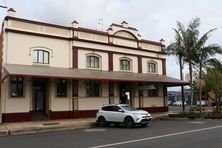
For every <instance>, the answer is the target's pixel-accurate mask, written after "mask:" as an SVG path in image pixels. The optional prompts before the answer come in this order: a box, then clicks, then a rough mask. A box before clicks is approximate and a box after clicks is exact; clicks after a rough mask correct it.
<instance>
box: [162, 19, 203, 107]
mask: <svg viewBox="0 0 222 148" xmlns="http://www.w3.org/2000/svg"><path fill="white" fill-rule="evenodd" d="M199 25H200V19H199V18H195V19H193V20H192V21H190V23H189V25H188V27H187V28H185V27H184V25H183V24H182V23H181V22H177V29H174V28H173V30H174V31H175V33H176V35H175V42H174V43H172V44H170V45H169V46H168V47H167V49H166V51H167V53H168V54H171V55H175V56H177V57H178V59H179V63H180V77H181V79H182V70H183V66H184V64H185V63H188V66H189V76H190V87H191V90H192V88H193V59H194V58H195V55H196V49H195V48H194V45H195V42H196V40H197V37H198V35H199V30H198V27H199ZM181 92H182V101H183V111H184V93H183V86H182V87H181ZM191 105H192V100H191Z"/></svg>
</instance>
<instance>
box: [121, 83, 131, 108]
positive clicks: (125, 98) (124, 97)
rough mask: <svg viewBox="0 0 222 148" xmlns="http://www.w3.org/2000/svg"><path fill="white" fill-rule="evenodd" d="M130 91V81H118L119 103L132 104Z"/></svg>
mask: <svg viewBox="0 0 222 148" xmlns="http://www.w3.org/2000/svg"><path fill="white" fill-rule="evenodd" d="M131 92H132V90H131V84H130V83H120V84H119V94H120V104H129V105H132V99H131V98H132V96H131Z"/></svg>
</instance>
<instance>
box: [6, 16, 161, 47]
mask: <svg viewBox="0 0 222 148" xmlns="http://www.w3.org/2000/svg"><path fill="white" fill-rule="evenodd" d="M5 20H15V21H20V22H25V23H32V24H37V25H44V26H49V27H55V28H60V29H68V30H71V29H72V30H76V31H83V32H88V33H94V34H100V35H105V36H108V32H104V31H98V30H93V29H88V28H83V27H79V28H72V27H67V26H62V25H56V24H51V23H44V22H40V21H33V20H27V19H22V18H18V17H11V16H6V17H5ZM112 25H114V26H118V27H122V28H124V27H123V26H122V25H119V24H112ZM112 25H111V26H112ZM128 29H131V30H136V31H138V30H137V29H136V28H133V27H128ZM115 37H117V36H115ZM124 39H128V38H124ZM140 42H141V43H148V44H153V45H158V46H163V47H164V45H163V44H161V43H159V42H155V41H150V40H145V39H142V40H140Z"/></svg>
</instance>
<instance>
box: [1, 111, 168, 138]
mask: <svg viewBox="0 0 222 148" xmlns="http://www.w3.org/2000/svg"><path fill="white" fill-rule="evenodd" d="M167 115H168V113H155V114H152V117H153V121H155V120H158V119H160V118H162V117H163V116H167ZM95 120H96V119H95V118H82V119H66V120H65V119H62V120H42V121H29V122H14V123H2V124H0V136H11V135H23V134H36V133H43V132H54V131H63V130H71V129H83V128H93V127H95V122H96V121H95Z"/></svg>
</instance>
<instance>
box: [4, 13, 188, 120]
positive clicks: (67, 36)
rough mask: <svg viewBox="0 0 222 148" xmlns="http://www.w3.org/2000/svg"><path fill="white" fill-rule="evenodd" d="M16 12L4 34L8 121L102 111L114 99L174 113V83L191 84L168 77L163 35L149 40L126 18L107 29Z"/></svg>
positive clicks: (5, 27) (68, 116)
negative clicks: (171, 102) (37, 18)
mask: <svg viewBox="0 0 222 148" xmlns="http://www.w3.org/2000/svg"><path fill="white" fill-rule="evenodd" d="M15 13H16V12H15V11H14V10H13V9H10V10H9V11H8V16H6V17H5V19H4V21H3V24H2V32H1V37H0V39H1V40H0V41H1V42H0V43H1V44H0V49H1V59H0V62H1V70H2V73H1V78H2V79H1V102H0V103H1V109H0V115H2V117H1V119H2V121H3V122H13V121H30V120H41V119H68V118H83V117H94V116H95V115H96V112H97V109H98V108H99V107H101V106H102V105H104V104H111V103H116V104H117V103H127V104H130V105H132V106H134V107H136V108H141V109H144V110H148V111H150V112H167V111H168V107H167V103H166V100H167V87H168V86H178V85H186V84H187V82H185V81H180V80H177V79H174V78H171V77H168V76H166V58H165V56H166V54H165V53H164V51H163V47H164V44H163V40H161V41H160V42H155V41H149V40H145V39H142V38H141V36H140V35H139V32H138V30H137V29H136V28H133V27H130V26H128V23H127V22H125V21H123V22H122V23H121V24H111V25H110V28H108V30H107V31H106V32H103V31H97V30H92V29H88V28H82V27H79V23H78V22H77V21H73V23H72V26H59V25H56V24H48V23H44V22H38V21H32V20H26V19H22V18H18V17H16V16H15Z"/></svg>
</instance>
